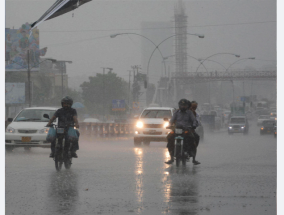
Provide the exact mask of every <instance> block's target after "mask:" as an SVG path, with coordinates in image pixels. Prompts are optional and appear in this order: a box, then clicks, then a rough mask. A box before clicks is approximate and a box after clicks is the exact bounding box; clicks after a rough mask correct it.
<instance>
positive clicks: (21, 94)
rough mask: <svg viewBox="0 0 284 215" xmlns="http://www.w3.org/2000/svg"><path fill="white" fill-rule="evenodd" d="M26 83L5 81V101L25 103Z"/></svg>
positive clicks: (7, 102) (8, 102)
mask: <svg viewBox="0 0 284 215" xmlns="http://www.w3.org/2000/svg"><path fill="white" fill-rule="evenodd" d="M25 100H26V96H25V83H5V103H6V104H21V103H25Z"/></svg>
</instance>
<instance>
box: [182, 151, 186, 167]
mask: <svg viewBox="0 0 284 215" xmlns="http://www.w3.org/2000/svg"><path fill="white" fill-rule="evenodd" d="M181 162H182V165H183V166H186V157H185V154H184V151H183V150H182V155H181Z"/></svg>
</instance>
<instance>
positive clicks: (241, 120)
mask: <svg viewBox="0 0 284 215" xmlns="http://www.w3.org/2000/svg"><path fill="white" fill-rule="evenodd" d="M248 130H249V124H248V121H247V118H246V116H232V117H231V119H230V121H229V125H228V134H232V133H243V134H247V133H248Z"/></svg>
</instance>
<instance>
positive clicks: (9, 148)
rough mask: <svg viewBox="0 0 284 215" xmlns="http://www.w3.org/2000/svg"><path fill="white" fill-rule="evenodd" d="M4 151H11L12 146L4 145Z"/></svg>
mask: <svg viewBox="0 0 284 215" xmlns="http://www.w3.org/2000/svg"><path fill="white" fill-rule="evenodd" d="M5 148H6V152H12V151H13V147H12V146H6V147H5Z"/></svg>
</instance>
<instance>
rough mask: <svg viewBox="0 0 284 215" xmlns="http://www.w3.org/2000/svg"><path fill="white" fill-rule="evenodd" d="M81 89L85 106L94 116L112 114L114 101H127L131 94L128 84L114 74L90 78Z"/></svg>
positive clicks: (109, 73)
mask: <svg viewBox="0 0 284 215" xmlns="http://www.w3.org/2000/svg"><path fill="white" fill-rule="evenodd" d="M80 87H81V88H82V91H83V92H82V97H83V100H84V104H85V105H86V108H87V109H88V111H89V113H92V114H103V113H105V115H107V114H110V113H111V103H112V100H113V99H124V100H127V99H128V93H130V92H128V83H127V82H126V81H124V80H123V79H122V78H120V77H117V75H116V74H115V73H112V72H108V73H107V74H105V75H103V74H100V73H98V74H97V75H96V76H95V77H89V82H84V83H83V84H81V86H80Z"/></svg>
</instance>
